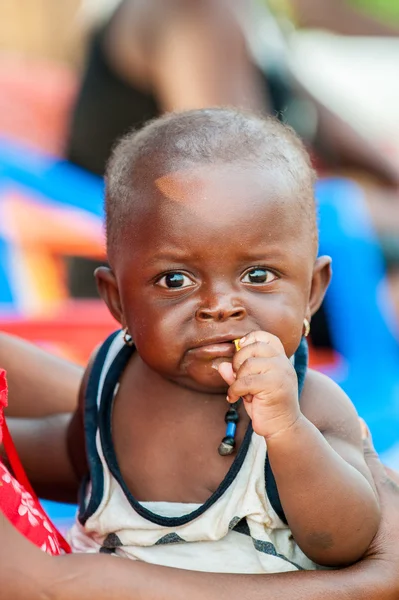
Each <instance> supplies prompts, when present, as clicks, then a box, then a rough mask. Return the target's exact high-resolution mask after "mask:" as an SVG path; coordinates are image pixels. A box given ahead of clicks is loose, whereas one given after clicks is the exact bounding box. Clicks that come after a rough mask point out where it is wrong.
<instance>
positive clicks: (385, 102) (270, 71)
mask: <svg viewBox="0 0 399 600" xmlns="http://www.w3.org/2000/svg"><path fill="white" fill-rule="evenodd" d="M214 105H236V106H243V107H248V108H252V109H254V110H257V111H259V112H262V113H264V114H273V115H277V116H278V117H279V118H280V119H281V120H283V121H284V122H287V123H289V124H290V125H291V126H292V127H294V128H295V129H296V131H297V132H298V133H299V135H300V136H301V137H302V138H303V139H304V141H305V143H306V145H307V147H308V149H309V151H310V153H311V156H312V158H313V161H314V165H315V167H316V168H317V170H318V172H319V175H320V182H319V184H318V187H317V190H316V195H317V198H318V202H319V211H320V245H321V251H322V252H323V253H328V254H330V255H331V256H332V257H333V266H334V278H333V283H332V285H331V289H330V291H329V293H328V296H327V299H326V301H325V303H324V305H323V307H322V310H321V311H320V313H319V314H318V315H317V316H316V317H315V318H314V319H313V321H312V333H311V340H310V345H311V352H310V354H311V363H312V365H314V366H315V367H316V368H320V369H321V370H323V371H325V372H328V373H329V374H330V375H331V376H332V377H333V378H334V379H335V380H336V381H338V382H339V383H340V384H341V385H342V386H343V387H344V389H346V390H347V391H348V393H349V394H350V396H351V398H352V399H353V401H354V402H355V404H356V407H357V409H358V411H359V413H360V414H361V415H362V416H363V417H364V418H365V419H366V420H367V422H368V424H369V426H370V428H371V430H372V433H373V436H374V439H375V442H376V446H377V449H378V450H379V451H380V452H381V453H382V454H383V456H384V458H385V460H386V461H387V462H388V463H389V464H390V465H392V466H396V467H399V344H398V340H399V328H398V322H399V0H269V1H268V0H122V1H121V0H119V1H118V0H57V1H56V2H55V1H54V0H0V331H3V332H6V333H11V334H15V335H18V336H21V337H24V338H26V339H28V340H31V341H33V342H35V343H38V344H40V345H41V346H44V347H46V348H48V349H50V350H51V351H53V352H55V353H57V354H60V355H62V356H64V357H65V358H67V359H69V360H72V361H76V362H79V363H81V364H84V363H85V361H86V360H87V358H88V356H89V354H90V353H91V351H92V350H93V348H94V347H95V346H96V345H97V344H98V343H99V342H100V341H101V340H103V339H104V338H105V336H106V335H107V334H108V333H109V332H110V331H112V330H113V329H114V328H115V327H116V323H115V322H114V321H113V320H112V318H111V317H110V316H109V314H108V312H107V310H106V309H105V307H104V306H103V304H102V303H101V302H100V301H99V299H98V296H97V291H96V289H95V284H94V278H93V270H94V268H95V267H96V266H97V265H98V264H101V263H103V261H104V260H105V258H104V239H103V228H102V192H103V182H102V175H103V172H104V165H105V162H106V160H107V157H108V155H109V152H110V149H111V148H112V145H113V144H114V143H115V140H117V139H118V137H120V136H121V135H122V134H124V133H125V132H126V131H127V130H128V129H129V128H131V127H139V126H140V125H141V124H143V123H144V122H145V121H146V120H148V119H150V118H153V117H155V116H157V115H159V114H162V112H164V111H169V110H182V109H186V108H195V107H203V106H214Z"/></svg>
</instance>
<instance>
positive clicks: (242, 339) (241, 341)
mask: <svg viewBox="0 0 399 600" xmlns="http://www.w3.org/2000/svg"><path fill="white" fill-rule="evenodd" d="M246 339H247V337H246V336H245V335H244V337H242V338H241V339H240V340H239V341H238V343H239V344H244V343H245V341H246Z"/></svg>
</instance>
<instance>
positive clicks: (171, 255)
mask: <svg viewBox="0 0 399 600" xmlns="http://www.w3.org/2000/svg"><path fill="white" fill-rule="evenodd" d="M187 256H188V254H187V252H185V251H184V250H178V249H176V251H169V252H159V253H156V252H155V253H154V254H152V255H151V256H149V257H148V260H147V261H146V262H147V263H149V264H153V263H156V262H161V261H165V262H166V261H168V262H179V261H182V260H185V259H186V258H187Z"/></svg>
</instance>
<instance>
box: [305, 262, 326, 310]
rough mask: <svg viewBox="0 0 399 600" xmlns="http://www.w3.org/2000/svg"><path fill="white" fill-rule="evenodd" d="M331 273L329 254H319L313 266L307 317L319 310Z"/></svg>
mask: <svg viewBox="0 0 399 600" xmlns="http://www.w3.org/2000/svg"><path fill="white" fill-rule="evenodd" d="M331 275H332V270H331V258H330V257H329V256H319V257H318V258H317V259H316V262H315V264H314V268H313V276H312V287H311V289H310V296H309V303H308V311H309V314H308V315H306V317H307V319H310V317H311V316H312V315H314V314H315V313H316V312H317V311H318V310H319V308H320V306H321V303H322V302H323V298H324V295H325V293H326V291H327V288H328V285H329V283H330V280H331Z"/></svg>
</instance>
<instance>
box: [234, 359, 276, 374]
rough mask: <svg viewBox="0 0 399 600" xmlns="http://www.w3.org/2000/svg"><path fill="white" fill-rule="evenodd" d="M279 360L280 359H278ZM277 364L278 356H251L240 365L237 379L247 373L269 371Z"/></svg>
mask: <svg viewBox="0 0 399 600" xmlns="http://www.w3.org/2000/svg"><path fill="white" fill-rule="evenodd" d="M277 360H278V359H277ZM275 365H276V357H275V356H272V357H268V358H265V357H263V356H261V357H260V356H250V357H249V358H247V359H246V360H244V362H243V363H242V364H241V365H240V366H239V368H238V370H237V371H236V372H235V375H236V377H235V378H236V379H242V378H243V377H246V376H247V375H256V374H258V375H261V374H264V373H268V372H269V371H270V370H272V369H274V368H275Z"/></svg>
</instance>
